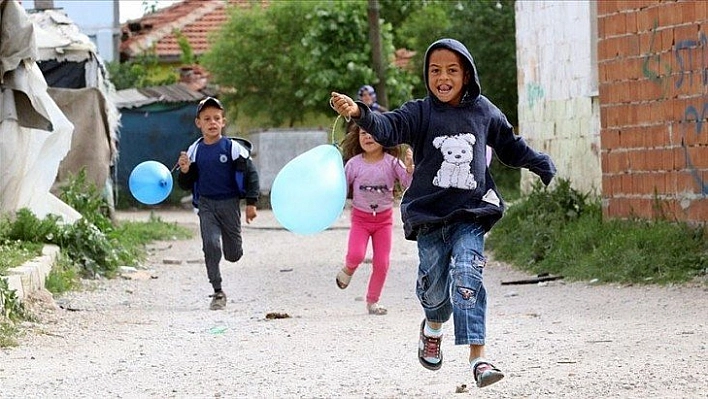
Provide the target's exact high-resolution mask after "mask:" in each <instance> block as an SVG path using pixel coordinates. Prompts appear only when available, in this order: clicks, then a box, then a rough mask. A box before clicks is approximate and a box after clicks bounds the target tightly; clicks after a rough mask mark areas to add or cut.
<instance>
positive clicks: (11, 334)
mask: <svg viewBox="0 0 708 399" xmlns="http://www.w3.org/2000/svg"><path fill="white" fill-rule="evenodd" d="M18 333H19V329H18V328H17V326H15V325H14V324H13V323H9V322H4V321H1V320H0V348H9V347H13V346H17V340H15V336H17V334H18Z"/></svg>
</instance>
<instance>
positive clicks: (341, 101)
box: [329, 92, 361, 119]
mask: <svg viewBox="0 0 708 399" xmlns="http://www.w3.org/2000/svg"><path fill="white" fill-rule="evenodd" d="M329 105H330V106H331V107H332V108H333V109H334V110H335V111H337V113H338V114H339V115H342V116H343V117H345V118H347V119H349V118H358V117H360V116H361V112H360V111H359V106H358V105H356V104H355V103H354V100H352V99H351V98H349V97H348V96H346V95H344V94H339V93H336V92H332V97H330V99H329Z"/></svg>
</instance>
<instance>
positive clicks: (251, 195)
mask: <svg viewBox="0 0 708 399" xmlns="http://www.w3.org/2000/svg"><path fill="white" fill-rule="evenodd" d="M246 182H247V183H246V205H256V203H257V202H258V197H260V194H261V186H260V180H259V178H258V170H256V165H255V164H254V163H253V160H252V159H251V157H248V158H246Z"/></svg>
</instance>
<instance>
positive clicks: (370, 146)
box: [359, 128, 383, 154]
mask: <svg viewBox="0 0 708 399" xmlns="http://www.w3.org/2000/svg"><path fill="white" fill-rule="evenodd" d="M359 145H360V146H361V149H362V150H364V152H365V153H367V154H372V153H378V152H381V151H383V147H382V146H381V144H379V143H377V142H376V141H374V138H373V137H371V135H370V134H369V132H367V131H366V130H364V129H362V128H359Z"/></svg>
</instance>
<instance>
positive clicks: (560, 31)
mask: <svg viewBox="0 0 708 399" xmlns="http://www.w3.org/2000/svg"><path fill="white" fill-rule="evenodd" d="M515 7H516V47H517V50H516V57H517V60H516V63H517V70H518V90H519V134H520V135H521V136H522V137H524V139H526V140H527V142H528V143H529V144H530V145H531V146H532V147H533V148H534V149H536V150H539V151H542V152H545V153H548V154H549V155H550V156H551V157H552V158H553V160H554V162H555V163H556V167H557V168H558V175H557V176H558V177H562V178H565V179H568V180H570V181H571V182H572V185H573V187H574V188H576V189H577V190H579V191H581V192H593V193H595V194H597V195H599V194H600V192H599V191H600V187H601V180H602V172H601V169H600V118H599V105H598V97H597V96H598V83H597V68H596V52H595V43H596V39H595V37H596V25H595V24H594V22H593V21H594V18H593V15H594V13H595V2H588V1H568V2H566V1H517V2H516V5H515ZM521 176H522V177H521V187H522V191H525V192H528V191H529V189H530V188H531V184H532V183H533V182H535V181H538V180H539V179H538V177H537V176H536V175H534V174H532V173H531V172H528V171H526V170H523V171H522V175H521Z"/></svg>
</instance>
